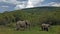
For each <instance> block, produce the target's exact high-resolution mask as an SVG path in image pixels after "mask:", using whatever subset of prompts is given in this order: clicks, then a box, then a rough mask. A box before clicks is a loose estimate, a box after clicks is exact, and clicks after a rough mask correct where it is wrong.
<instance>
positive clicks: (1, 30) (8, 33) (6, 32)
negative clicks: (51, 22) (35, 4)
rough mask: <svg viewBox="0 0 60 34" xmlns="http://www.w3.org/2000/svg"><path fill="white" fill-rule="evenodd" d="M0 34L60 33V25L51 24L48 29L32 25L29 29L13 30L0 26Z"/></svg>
mask: <svg viewBox="0 0 60 34" xmlns="http://www.w3.org/2000/svg"><path fill="white" fill-rule="evenodd" d="M0 34H60V26H52V27H50V28H49V31H48V32H47V31H41V29H40V28H39V27H32V28H31V29H30V30H28V29H27V30H25V31H20V30H19V31H15V30H14V28H9V27H0Z"/></svg>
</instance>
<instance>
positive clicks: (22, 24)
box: [16, 20, 30, 30]
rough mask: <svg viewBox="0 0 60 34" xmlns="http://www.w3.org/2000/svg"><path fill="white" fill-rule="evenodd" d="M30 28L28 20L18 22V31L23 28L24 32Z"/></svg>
mask: <svg viewBox="0 0 60 34" xmlns="http://www.w3.org/2000/svg"><path fill="white" fill-rule="evenodd" d="M28 27H30V23H29V22H28V20H19V21H17V22H16V30H19V29H20V28H23V30H25V29H26V28H28Z"/></svg>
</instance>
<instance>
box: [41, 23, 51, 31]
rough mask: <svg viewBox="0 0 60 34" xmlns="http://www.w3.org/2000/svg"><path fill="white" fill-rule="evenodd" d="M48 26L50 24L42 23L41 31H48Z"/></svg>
mask: <svg viewBox="0 0 60 34" xmlns="http://www.w3.org/2000/svg"><path fill="white" fill-rule="evenodd" d="M49 26H50V24H46V23H43V24H42V25H41V29H42V30H43V31H48V28H49Z"/></svg>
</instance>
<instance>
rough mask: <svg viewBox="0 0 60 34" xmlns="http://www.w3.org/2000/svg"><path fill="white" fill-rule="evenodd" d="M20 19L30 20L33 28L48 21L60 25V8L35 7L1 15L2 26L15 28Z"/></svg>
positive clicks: (0, 23)
mask: <svg viewBox="0 0 60 34" xmlns="http://www.w3.org/2000/svg"><path fill="white" fill-rule="evenodd" d="M19 19H24V20H29V21H30V23H31V24H32V25H33V26H35V25H39V24H41V23H42V22H47V21H51V22H52V24H53V25H60V7H35V8H28V9H22V10H15V11H10V12H9V11H5V12H4V13H0V25H4V26H9V27H11V26H13V27H14V25H15V23H16V21H17V20H19Z"/></svg>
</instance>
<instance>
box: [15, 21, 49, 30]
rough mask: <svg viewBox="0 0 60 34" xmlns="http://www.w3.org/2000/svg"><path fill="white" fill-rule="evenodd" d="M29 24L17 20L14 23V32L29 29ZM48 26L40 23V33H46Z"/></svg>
mask: <svg viewBox="0 0 60 34" xmlns="http://www.w3.org/2000/svg"><path fill="white" fill-rule="evenodd" d="M30 26H31V24H30V22H29V21H28V20H19V21H17V22H16V30H19V29H20V30H25V29H26V28H29V29H30ZM49 26H50V24H46V23H42V24H41V30H42V31H48V28H49Z"/></svg>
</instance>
